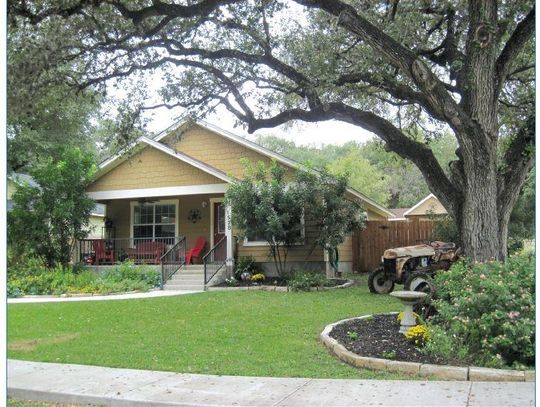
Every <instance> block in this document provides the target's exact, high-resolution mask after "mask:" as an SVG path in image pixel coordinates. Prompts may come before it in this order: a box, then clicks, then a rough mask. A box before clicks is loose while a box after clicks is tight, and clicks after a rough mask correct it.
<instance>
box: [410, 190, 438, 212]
mask: <svg viewBox="0 0 540 407" xmlns="http://www.w3.org/2000/svg"><path fill="white" fill-rule="evenodd" d="M431 198H435V199H437V197H436V196H435V195H433V194H429V195H428V196H426V197H425V198H424V199H422V200H421V201H420V202H418V203H417V204H416V205H414V206H413V207H412V208H411V209H409V210H408V211H407V212H405V213H404V214H403V216H407V215H410V214H411V213H413V212H414V210H415V209H416V208H418V207H419V206H421V205H422V204H424V203H425V202H427V201H428V200H430V199H431Z"/></svg>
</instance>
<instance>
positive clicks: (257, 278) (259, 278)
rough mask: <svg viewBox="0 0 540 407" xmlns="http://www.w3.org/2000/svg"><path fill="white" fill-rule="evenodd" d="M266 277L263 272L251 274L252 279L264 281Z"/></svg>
mask: <svg viewBox="0 0 540 407" xmlns="http://www.w3.org/2000/svg"><path fill="white" fill-rule="evenodd" d="M265 279H266V277H265V275H264V274H262V273H258V274H254V275H253V276H251V281H254V282H258V281H264V280H265Z"/></svg>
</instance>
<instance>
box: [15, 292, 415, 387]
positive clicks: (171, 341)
mask: <svg viewBox="0 0 540 407" xmlns="http://www.w3.org/2000/svg"><path fill="white" fill-rule="evenodd" d="M364 287H365V285H364ZM364 287H361V288H350V289H345V290H333V291H326V292H308V293H305V292H301V293H280V292H263V291H235V292H208V293H203V294H194V295H184V296H178V297H164V298H153V299H144V300H123V301H96V302H70V303H49V304H10V305H8V355H9V357H10V358H15V359H24V360H34V361H45V362H59V363H78V364H88V365H99V366H110V367H124V368H134V369H150V370H164V371H174V372H184V373H201V374H220V375H246V376H275V377H313V378H378V379H399V378H407V377H406V376H404V375H400V374H393V373H387V372H373V371H369V370H360V369H355V368H352V367H350V366H348V365H346V364H344V363H341V362H340V361H339V360H338V359H336V358H335V357H334V356H332V355H331V354H330V353H329V352H328V351H327V350H326V348H324V346H323V345H322V344H321V343H320V342H319V340H318V336H319V334H320V332H321V331H322V330H323V328H324V326H325V325H327V324H329V323H332V322H335V321H338V320H340V319H344V318H350V317H354V316H359V315H365V314H372V313H380V312H388V311H396V310H399V309H400V308H401V305H400V304H399V302H398V301H396V300H395V299H393V298H392V297H390V296H381V295H372V294H369V292H368V291H367V289H366V288H364Z"/></svg>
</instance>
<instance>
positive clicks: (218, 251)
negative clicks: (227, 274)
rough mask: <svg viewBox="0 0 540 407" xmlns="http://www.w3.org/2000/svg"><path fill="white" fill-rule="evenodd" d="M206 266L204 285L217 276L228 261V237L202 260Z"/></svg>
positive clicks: (218, 243)
mask: <svg viewBox="0 0 540 407" xmlns="http://www.w3.org/2000/svg"><path fill="white" fill-rule="evenodd" d="M202 260H203V264H204V284H205V285H206V284H208V283H209V282H210V280H212V278H213V277H214V276H215V275H216V274H217V272H218V271H219V270H221V269H222V267H223V266H224V265H225V263H226V261H227V236H224V237H223V238H222V239H221V240H220V241H219V242H217V244H216V245H215V246H214V247H212V248H211V249H210V251H209V252H208V253H206V254H205V255H204V257H203V258H202Z"/></svg>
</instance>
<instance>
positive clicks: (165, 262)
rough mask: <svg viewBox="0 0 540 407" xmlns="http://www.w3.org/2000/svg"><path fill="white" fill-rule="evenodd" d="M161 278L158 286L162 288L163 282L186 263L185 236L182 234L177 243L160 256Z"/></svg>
mask: <svg viewBox="0 0 540 407" xmlns="http://www.w3.org/2000/svg"><path fill="white" fill-rule="evenodd" d="M160 263H161V276H160V277H161V278H160V281H159V288H160V289H161V290H163V284H165V283H166V282H167V280H169V279H170V278H171V277H172V276H173V275H174V274H175V273H176V272H177V271H178V270H180V268H181V267H182V266H183V265H185V264H186V237H185V236H182V237H181V238H180V240H179V241H178V243H176V244H175V245H174V246H173V247H171V248H170V249H169V250H167V252H166V253H165V254H164V255H163V256H161V258H160Z"/></svg>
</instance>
